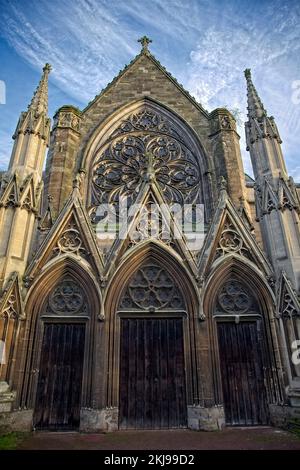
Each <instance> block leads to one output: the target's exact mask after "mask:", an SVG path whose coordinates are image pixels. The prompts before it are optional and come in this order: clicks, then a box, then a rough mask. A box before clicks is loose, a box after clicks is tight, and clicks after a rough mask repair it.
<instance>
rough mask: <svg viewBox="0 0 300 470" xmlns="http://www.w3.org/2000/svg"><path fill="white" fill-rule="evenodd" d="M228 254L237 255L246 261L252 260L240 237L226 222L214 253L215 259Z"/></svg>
mask: <svg viewBox="0 0 300 470" xmlns="http://www.w3.org/2000/svg"><path fill="white" fill-rule="evenodd" d="M228 253H237V254H239V255H241V256H245V257H246V258H248V259H252V256H251V253H250V251H249V250H248V248H247V247H246V246H245V243H244V241H243V239H242V237H241V236H240V234H239V233H238V232H237V231H236V229H235V227H234V225H233V224H232V223H231V222H230V221H229V220H227V221H226V222H225V224H224V226H223V230H222V233H221V237H220V240H219V243H218V247H217V251H216V257H217V258H219V257H220V256H224V255H226V254H228Z"/></svg>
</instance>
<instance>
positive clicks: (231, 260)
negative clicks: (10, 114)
mask: <svg viewBox="0 0 300 470" xmlns="http://www.w3.org/2000/svg"><path fill="white" fill-rule="evenodd" d="M140 42H141V51H140V53H139V54H138V55H137V56H136V57H135V58H134V59H133V60H132V62H131V63H130V64H129V65H128V66H126V67H125V68H124V69H123V70H122V71H121V72H120V73H119V75H118V76H117V77H116V78H114V79H113V81H112V82H111V83H109V84H108V85H107V87H106V88H105V89H104V90H102V91H101V93H100V94H98V95H97V96H96V97H95V99H94V100H93V101H91V102H90V103H89V104H88V105H87V106H86V108H85V109H83V110H79V109H77V108H76V107H74V106H72V105H65V106H62V107H61V108H60V109H58V110H57V112H56V114H55V116H54V118H53V123H52V125H51V122H50V119H49V117H48V75H49V73H50V70H51V67H50V65H49V64H46V65H45V67H44V69H43V75H42V77H41V80H40V83H39V84H38V87H37V89H36V91H35V93H34V95H33V98H32V100H31V102H30V104H29V106H28V109H27V111H25V112H22V113H21V115H20V119H19V121H18V123H17V127H16V131H15V133H14V135H13V139H14V147H13V150H12V155H11V160H10V165H9V168H8V170H7V171H6V172H3V173H2V174H1V190H0V233H1V238H0V270H1V275H0V288H1V296H0V340H1V343H0V345H1V365H0V427H1V428H2V427H5V428H7V429H15V430H16V429H20V430H28V429H47V430H70V429H79V430H82V431H101V430H102V431H103V430H107V431H113V430H116V429H145V428H146V429H162V428H185V427H187V428H190V429H194V430H199V429H203V430H214V429H222V428H223V427H224V426H253V425H265V424H274V425H282V426H284V425H285V424H286V423H287V421H288V420H289V419H291V418H293V417H297V416H298V417H299V416H300V364H299V363H300V361H299V356H298V349H297V348H298V346H299V347H300V341H299V340H300V303H299V292H300V229H299V214H300V206H299V203H300V199H299V191H300V186H299V185H297V184H295V183H294V181H293V180H292V178H291V177H289V176H288V173H287V170H286V166H285V162H284V157H283V154H282V150H281V139H280V134H279V131H278V129H277V126H276V123H275V119H274V118H273V117H272V116H269V115H268V113H267V111H266V109H265V108H264V105H263V103H262V101H261V99H260V97H259V95H258V92H257V90H256V89H255V87H254V85H253V82H252V77H251V72H250V69H247V70H245V77H246V85H247V96H248V120H247V122H246V123H245V131H246V141H247V150H248V151H249V152H250V156H251V160H252V165H253V173H254V179H252V178H251V177H249V176H247V175H245V173H244V169H243V162H242V158H241V152H240V145H239V135H238V134H237V131H236V122H235V118H234V116H233V115H232V114H231V113H230V112H229V111H228V110H227V109H225V108H218V109H215V110H214V111H212V112H210V113H209V112H208V111H206V110H205V109H204V108H203V107H202V106H201V104H199V103H198V102H197V101H196V100H195V99H194V98H193V97H192V96H191V95H190V94H189V93H188V92H187V91H186V90H185V89H184V88H183V87H182V85H180V84H179V83H178V82H177V80H176V79H175V78H174V77H173V76H172V75H171V74H170V73H169V72H168V71H167V70H166V69H165V68H164V67H163V66H162V65H161V64H160V62H159V61H158V60H157V59H156V58H155V57H154V56H153V55H152V53H151V52H150V50H149V43H150V42H151V41H150V40H149V39H148V38H146V37H143V38H142V39H141V40H140ZM274 111H276V110H274ZM47 148H49V149H48V153H47ZM46 154H47V159H46V164H45V165H44V160H45V157H46ZM124 199H126V201H127V204H128V205H129V206H130V207H133V206H134V207H135V206H136V207H138V209H137V210H135V211H131V212H130V211H129V212H128V220H127V222H128V223H127V225H126V231H125V232H124V231H122V223H123V222H122V221H124V219H122V218H121V217H120V212H118V211H119V209H118V202H120V200H124ZM174 204H176V205H177V207H178V206H179V207H181V206H185V205H189V207H193V206H194V205H196V204H198V205H200V206H201V207H203V208H204V209H203V237H202V238H203V239H202V243H201V246H193V245H191V243H190V241H189V237H190V235H191V233H192V232H193V227H194V225H193V220H194V219H193V211H192V212H191V214H192V215H191V224H190V226H191V228H190V232H189V233H188V232H186V233H183V232H180V233H181V236H177V235H178V234H177V235H176V233H175V232H176V230H177V232H178V230H179V231H180V227H179V228H178V225H180V222H178V219H177V218H176V214H175V212H174V211H173V210H172V205H174ZM103 205H107V207H112V208H114V209H115V210H116V216H117V217H116V219H115V220H114V221H113V220H111V219H110V217H109V214H106V215H104V216H101V214H100V215H99V210H98V209H99V207H102V206H103ZM150 206H154V207H155V208H156V219H155V220H156V222H155V224H153V217H149V211H148V209H149V207H150ZM108 212H109V209H108ZM166 220H169V222H170V233H169V235H170V236H169V237H165V236H163V228H162V227H163V226H164V225H165V221H166ZM101 223H102V225H103V226H106V229H107V230H106V232H105V233H104V232H101V231H99V230H98V228H99V224H100V225H101ZM153 225H155V227H156V230H155V234H153V231H152V228H153ZM124 233H125V235H124ZM103 234H104V236H103ZM121 235H122V236H121ZM298 342H299V343H298Z"/></svg>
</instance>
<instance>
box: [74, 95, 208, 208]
mask: <svg viewBox="0 0 300 470" xmlns="http://www.w3.org/2000/svg"><path fill="white" fill-rule="evenodd" d="M145 110H146V111H148V112H150V113H153V116H154V118H153V119H154V120H153V122H151V123H150V124H149V126H150V127H147V125H146V124H145V125H144V122H143V124H142V125H141V126H140V127H138V128H136V127H134V126H132V122H133V121H132V119H134V118H135V117H136V115H137V114H138V113H140V112H142V111H145ZM126 120H127V121H126ZM130 120H131V121H130ZM126 126H127V127H126ZM130 126H132V127H130ZM149 129H150V130H149ZM138 132H139V133H141V132H144V133H146V134H147V133H148V134H149V133H150V134H151V133H152V135H156V136H169V139H171V141H172V142H177V143H178V144H179V145H180V146H181V145H182V146H183V148H184V149H185V150H184V152H187V153H189V154H190V155H191V157H190V158H191V159H190V160H189V161H193V162H194V163H192V164H191V165H193V164H194V169H193V171H194V175H195V172H196V174H197V172H198V173H199V176H198V175H197V176H196V179H197V178H199V182H200V185H199V184H198V188H199V187H200V193H199V194H200V197H201V202H202V203H204V204H205V206H206V211H207V212H208V217H209V214H210V215H211V210H212V207H211V206H212V196H213V188H212V185H213V182H212V180H211V174H213V171H212V167H211V165H212V163H211V162H210V160H209V159H208V156H207V152H206V151H205V149H204V147H203V145H202V144H201V142H200V140H199V137H198V136H197V135H196V133H195V131H194V130H193V129H192V128H191V126H190V125H189V124H188V123H187V122H186V121H184V120H183V119H182V118H181V117H180V116H178V115H177V114H176V113H174V111H172V110H170V109H169V108H167V107H166V106H165V105H163V104H161V103H158V102H156V101H154V100H153V99H150V98H146V97H145V98H144V99H143V100H138V101H135V102H131V103H129V104H127V105H125V106H123V107H122V108H120V109H118V110H117V111H115V112H114V113H113V114H112V115H110V116H109V117H108V118H107V119H106V120H105V122H102V123H100V124H99V126H98V127H97V128H96V129H95V130H94V131H93V133H92V135H91V136H90V138H89V141H88V143H87V144H86V146H85V148H84V150H83V157H82V163H81V168H82V169H83V171H84V172H85V173H86V174H87V176H86V179H85V184H84V185H83V193H84V194H83V198H84V200H86V202H87V205H88V206H89V205H90V201H91V188H90V187H91V184H90V183H91V181H92V177H93V173H92V172H93V168H92V167H93V162H94V160H95V159H96V160H97V158H99V154H101V152H102V149H107V145H108V144H109V143H110V142H111V141H112V140H113V139H115V138H116V136H118V137H121V138H123V137H124V136H126V135H134V134H133V133H135V134H136V133H138ZM114 142H115V141H114ZM147 145H148V144H147ZM149 145H150V144H149ZM151 145H153V144H151ZM147 148H148V147H147V146H146V147H145V150H144V151H145V152H146V151H147V152H149V150H147ZM112 161H113V160H112ZM183 161H184V159H183V160H182V162H183ZM174 162H175V160H174ZM182 162H181V163H180V165H181V166H180V171H182V172H183V171H185V170H184V168H183V163H182ZM174 164H175V163H174ZM176 164H177V163H176ZM186 176H187V177H188V174H187V175H186ZM193 177H194V176H193ZM172 181H173V180H172ZM174 181H175V180H174ZM174 181H173V184H174ZM175 183H176V181H175ZM181 184H182V183H181Z"/></svg>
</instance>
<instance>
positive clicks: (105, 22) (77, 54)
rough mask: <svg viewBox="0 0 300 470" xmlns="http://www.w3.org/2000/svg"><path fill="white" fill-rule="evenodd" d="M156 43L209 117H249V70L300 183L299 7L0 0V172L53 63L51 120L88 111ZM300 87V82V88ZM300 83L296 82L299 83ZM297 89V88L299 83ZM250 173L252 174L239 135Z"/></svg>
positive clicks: (155, 49) (192, 0)
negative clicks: (0, 85)
mask: <svg viewBox="0 0 300 470" xmlns="http://www.w3.org/2000/svg"><path fill="white" fill-rule="evenodd" d="M144 34H146V35H148V36H150V37H151V38H152V40H153V43H152V44H151V51H152V53H153V54H154V55H155V56H156V58H157V59H159V60H160V62H161V63H162V64H163V65H164V66H165V67H166V68H167V69H168V70H169V71H170V72H171V73H172V74H173V75H174V76H175V77H176V78H177V79H178V81H179V82H180V83H182V84H183V85H184V87H185V88H186V89H188V90H189V91H190V93H191V94H192V95H194V96H195V97H196V99H197V100H198V101H199V102H200V103H201V104H202V105H203V106H204V107H205V108H206V109H208V110H209V111H211V110H212V109H214V108H215V107H218V106H227V107H228V108H229V109H235V108H238V109H239V110H240V113H241V119H242V121H244V120H245V119H246V114H245V113H246V90H245V79H244V76H243V70H244V69H245V68H246V67H250V68H251V69H252V75H253V80H254V82H255V85H256V88H257V89H258V91H259V93H260V95H261V98H262V100H263V102H264V104H265V107H266V109H267V111H268V113H269V114H270V115H274V116H275V119H276V122H277V125H278V127H279V131H280V133H281V137H282V140H283V151H284V155H285V158H286V161H287V165H288V170H289V173H290V174H291V175H292V176H294V177H295V179H296V180H298V181H300V160H299V150H298V148H299V141H300V138H299V135H300V124H299V119H300V104H297V103H294V102H293V100H292V93H293V90H292V86H293V83H295V82H296V81H297V80H300V2H299V1H298V0H296V1H294V0H286V1H279V0H260V1H254V0H247V1H246V0H235V1H233V0H232V1H231V0H227V1H225V0H181V1H179V0H151V1H150V0H143V1H141V0H126V1H123V0H119V1H116V0H51V1H49V0H11V1H10V0H0V57H1V65H2V66H1V69H0V80H2V81H4V82H5V84H6V104H0V169H6V167H7V164H8V161H9V157H10V152H11V148H12V140H11V135H12V134H13V131H14V129H15V126H16V123H17V120H18V117H19V113H20V112H21V111H23V110H26V108H27V105H28V103H29V101H30V99H31V96H32V93H33V91H34V89H35V87H36V85H37V83H38V80H39V78H40V74H41V69H42V67H43V65H44V63H45V62H50V63H51V64H52V67H53V71H52V72H51V74H50V85H49V114H50V116H51V117H52V116H53V114H54V112H55V110H56V109H57V108H59V107H60V106H62V105H63V104H74V105H75V106H78V107H80V108H83V107H85V105H86V104H87V103H88V101H90V100H91V99H93V98H94V96H95V95H96V94H98V93H99V92H100V90H101V89H102V88H103V87H105V85H106V84H107V83H108V82H110V81H111V80H112V78H113V77H114V76H115V75H116V74H117V73H118V72H119V70H120V69H122V68H123V67H124V65H125V64H128V62H129V61H130V60H131V59H132V58H133V57H134V56H135V55H136V54H137V53H138V52H139V49H140V45H139V44H138V43H137V42H136V40H137V39H138V38H139V37H140V36H142V35H144ZM299 83H300V82H299ZM296 84H297V82H296ZM294 86H295V85H294ZM239 133H240V135H241V147H242V155H243V159H244V165H245V170H246V172H248V173H251V164H250V159H249V154H248V153H247V152H246V151H245V139H244V129H243V126H241V127H240V129H239Z"/></svg>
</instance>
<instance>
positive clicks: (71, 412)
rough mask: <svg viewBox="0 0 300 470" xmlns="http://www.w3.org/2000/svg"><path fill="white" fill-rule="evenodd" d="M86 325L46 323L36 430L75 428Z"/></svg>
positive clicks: (79, 397) (79, 396)
mask: <svg viewBox="0 0 300 470" xmlns="http://www.w3.org/2000/svg"><path fill="white" fill-rule="evenodd" d="M84 340H85V325H82V324H68V323H46V324H45V325H44V337H43V343H42V351H41V360H40V370H39V379H38V385H37V395H36V407H35V413H34V423H35V427H36V428H38V429H49V430H64V429H76V428H78V426H79V420H80V400H81V385H82V370H83V357H84Z"/></svg>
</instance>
